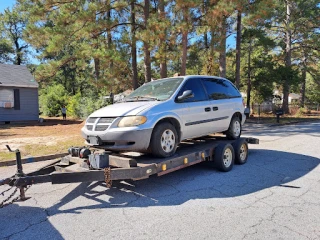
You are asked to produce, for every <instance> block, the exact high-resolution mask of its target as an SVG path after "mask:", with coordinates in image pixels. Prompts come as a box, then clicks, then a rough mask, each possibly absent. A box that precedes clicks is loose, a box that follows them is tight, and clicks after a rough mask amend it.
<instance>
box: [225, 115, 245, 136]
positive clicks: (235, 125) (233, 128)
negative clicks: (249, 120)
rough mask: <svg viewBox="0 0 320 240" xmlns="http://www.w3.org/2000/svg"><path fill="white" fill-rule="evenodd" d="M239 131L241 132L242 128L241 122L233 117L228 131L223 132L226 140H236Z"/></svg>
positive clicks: (239, 133)
mask: <svg viewBox="0 0 320 240" xmlns="http://www.w3.org/2000/svg"><path fill="white" fill-rule="evenodd" d="M241 131H242V126H241V121H240V119H239V117H237V116H233V117H232V119H231V121H230V125H229V128H228V130H227V131H226V132H225V134H226V136H227V138H228V139H230V140H235V139H238V138H240V135H241Z"/></svg>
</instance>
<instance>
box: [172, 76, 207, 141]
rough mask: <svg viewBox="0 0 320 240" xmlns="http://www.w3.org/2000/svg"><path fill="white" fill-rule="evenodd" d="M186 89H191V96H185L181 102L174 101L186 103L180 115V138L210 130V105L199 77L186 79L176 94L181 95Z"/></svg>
mask: <svg viewBox="0 0 320 240" xmlns="http://www.w3.org/2000/svg"><path fill="white" fill-rule="evenodd" d="M186 90H191V91H192V93H193V97H191V98H187V99H185V100H184V101H183V102H179V101H176V102H177V104H181V106H182V105H186V109H185V111H183V115H182V116H181V118H182V121H183V126H182V139H186V138H194V137H199V136H203V135H207V134H209V133H210V132H211V130H210V120H211V115H212V106H211V101H210V100H209V98H208V96H207V94H206V92H205V90H204V88H203V84H202V83H201V79H200V78H190V79H188V80H187V81H186V82H185V84H184V85H183V87H182V88H181V90H180V91H179V94H178V96H181V95H182V93H183V92H184V91H186Z"/></svg>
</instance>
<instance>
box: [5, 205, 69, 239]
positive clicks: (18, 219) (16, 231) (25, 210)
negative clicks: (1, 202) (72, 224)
mask: <svg viewBox="0 0 320 240" xmlns="http://www.w3.org/2000/svg"><path fill="white" fill-rule="evenodd" d="M0 222H1V224H0V239H19V240H21V239H64V238H63V237H62V236H61V234H60V233H59V232H58V230H56V228H55V227H54V226H52V224H51V223H50V221H48V215H47V214H46V212H45V211H44V210H43V209H42V208H39V207H25V206H23V207H20V206H19V205H18V204H12V205H10V206H7V207H4V208H0ZM39 229H41V231H39Z"/></svg>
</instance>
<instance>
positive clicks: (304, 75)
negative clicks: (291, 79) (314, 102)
mask: <svg viewBox="0 0 320 240" xmlns="http://www.w3.org/2000/svg"><path fill="white" fill-rule="evenodd" d="M306 80H307V66H306V59H305V58H304V60H303V68H302V83H301V88H300V107H301V108H303V107H304V104H305V97H306Z"/></svg>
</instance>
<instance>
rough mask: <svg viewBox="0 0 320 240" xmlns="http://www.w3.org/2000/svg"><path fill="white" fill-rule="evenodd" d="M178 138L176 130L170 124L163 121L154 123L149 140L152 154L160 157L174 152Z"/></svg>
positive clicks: (168, 155)
mask: <svg viewBox="0 0 320 240" xmlns="http://www.w3.org/2000/svg"><path fill="white" fill-rule="evenodd" d="M178 139H179V137H178V134H177V130H176V129H175V127H174V126H173V125H172V124H170V123H168V122H163V123H160V124H158V125H156V127H155V128H154V130H153V132H152V136H151V141H150V149H151V153H152V155H154V156H155V157H162V158H164V157H170V156H172V155H173V154H174V153H175V152H176V149H177V146H178Z"/></svg>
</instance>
